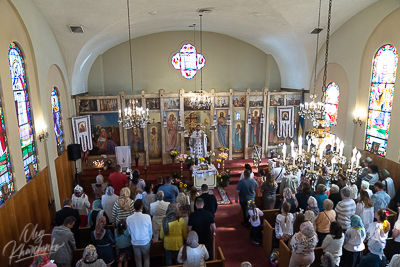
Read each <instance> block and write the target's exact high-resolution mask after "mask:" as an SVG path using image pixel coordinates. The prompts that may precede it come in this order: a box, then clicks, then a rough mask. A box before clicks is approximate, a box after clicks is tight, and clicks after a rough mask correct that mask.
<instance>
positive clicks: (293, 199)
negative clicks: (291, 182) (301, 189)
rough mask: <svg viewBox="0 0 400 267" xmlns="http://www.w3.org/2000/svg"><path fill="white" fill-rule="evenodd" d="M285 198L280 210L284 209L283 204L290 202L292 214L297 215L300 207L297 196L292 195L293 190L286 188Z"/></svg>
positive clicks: (284, 191)
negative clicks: (297, 209)
mask: <svg viewBox="0 0 400 267" xmlns="http://www.w3.org/2000/svg"><path fill="white" fill-rule="evenodd" d="M282 196H283V198H282V201H281V204H280V205H279V208H280V209H281V208H282V204H283V203H284V202H288V203H289V204H290V211H289V212H290V213H296V208H297V207H298V206H299V203H298V202H297V199H296V196H295V195H294V194H293V193H292V190H290V188H288V187H287V188H285V189H284V190H283V195H282Z"/></svg>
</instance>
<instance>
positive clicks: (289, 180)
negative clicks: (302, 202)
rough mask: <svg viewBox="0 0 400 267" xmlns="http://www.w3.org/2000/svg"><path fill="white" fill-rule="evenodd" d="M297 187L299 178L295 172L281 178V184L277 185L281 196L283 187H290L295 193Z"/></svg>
mask: <svg viewBox="0 0 400 267" xmlns="http://www.w3.org/2000/svg"><path fill="white" fill-rule="evenodd" d="M297 187H299V178H298V177H297V175H296V174H292V173H289V174H288V175H285V176H283V178H282V182H281V186H280V187H279V194H280V195H281V196H282V195H283V190H284V189H285V188H290V190H291V191H292V193H293V194H296V193H297Z"/></svg>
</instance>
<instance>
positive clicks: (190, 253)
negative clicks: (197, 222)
mask: <svg viewBox="0 0 400 267" xmlns="http://www.w3.org/2000/svg"><path fill="white" fill-rule="evenodd" d="M208 257H209V255H208V251H207V248H206V246H205V245H202V244H199V236H198V235H197V233H196V232H195V231H190V232H189V233H188V235H187V239H186V243H185V245H184V246H183V247H181V249H180V250H179V253H178V262H181V263H183V267H205V266H206V263H205V261H206V260H208Z"/></svg>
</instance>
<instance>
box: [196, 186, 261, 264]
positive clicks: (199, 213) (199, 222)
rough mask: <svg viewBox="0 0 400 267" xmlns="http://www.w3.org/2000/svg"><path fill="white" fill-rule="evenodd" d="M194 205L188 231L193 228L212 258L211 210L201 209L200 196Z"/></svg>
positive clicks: (213, 231) (212, 227)
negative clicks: (194, 208)
mask: <svg viewBox="0 0 400 267" xmlns="http://www.w3.org/2000/svg"><path fill="white" fill-rule="evenodd" d="M254 182H255V181H254ZM195 205H196V208H197V209H196V210H195V211H194V212H193V213H191V214H190V216H189V223H188V232H190V231H192V230H193V231H195V232H196V233H197V235H198V236H199V243H200V244H204V245H205V246H206V248H207V251H208V254H209V255H210V259H211V260H213V259H214V251H213V236H215V235H216V232H215V231H216V226H215V222H214V217H213V216H212V214H211V212H209V211H207V210H204V209H203V207H204V201H203V199H202V198H198V199H196V203H195Z"/></svg>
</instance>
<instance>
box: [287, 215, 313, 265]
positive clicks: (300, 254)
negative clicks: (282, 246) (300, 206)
mask: <svg viewBox="0 0 400 267" xmlns="http://www.w3.org/2000/svg"><path fill="white" fill-rule="evenodd" d="M317 242H318V238H317V234H316V233H315V232H314V228H313V225H312V223H311V222H304V223H302V224H301V226H300V232H298V233H295V234H294V236H293V238H292V240H291V241H290V245H291V247H292V256H291V257H290V263H289V267H300V266H310V265H311V263H313V262H314V259H315V254H314V249H315V246H316V245H317Z"/></svg>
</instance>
